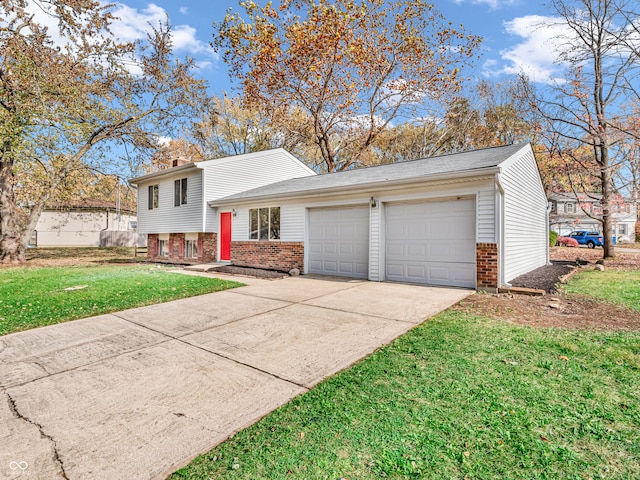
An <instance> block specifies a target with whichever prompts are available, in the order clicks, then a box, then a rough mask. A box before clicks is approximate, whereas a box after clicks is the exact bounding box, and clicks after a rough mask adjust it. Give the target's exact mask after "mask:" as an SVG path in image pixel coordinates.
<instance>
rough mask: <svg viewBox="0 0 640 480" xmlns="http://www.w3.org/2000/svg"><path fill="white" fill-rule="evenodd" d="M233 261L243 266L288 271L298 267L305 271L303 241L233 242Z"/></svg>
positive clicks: (234, 263)
mask: <svg viewBox="0 0 640 480" xmlns="http://www.w3.org/2000/svg"><path fill="white" fill-rule="evenodd" d="M231 263H232V264H233V265H237V266H241V267H253V268H265V269H268V270H279V271H282V272H288V271H289V270H291V269H292V268H297V269H298V270H300V272H303V268H304V244H303V243H302V242H269V241H254V242H231Z"/></svg>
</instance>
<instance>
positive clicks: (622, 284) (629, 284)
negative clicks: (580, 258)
mask: <svg viewBox="0 0 640 480" xmlns="http://www.w3.org/2000/svg"><path fill="white" fill-rule="evenodd" d="M564 291H565V292H566V293H579V294H582V295H589V296H592V297H596V298H601V299H603V300H607V301H609V302H613V303H618V304H622V305H626V306H628V307H630V308H633V309H635V310H638V311H640V270H605V271H604V272H598V271H593V270H591V271H583V272H578V273H577V274H576V275H574V276H573V277H572V278H571V281H570V282H569V283H568V284H567V285H566V286H565V288H564Z"/></svg>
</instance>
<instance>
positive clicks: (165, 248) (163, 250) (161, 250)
mask: <svg viewBox="0 0 640 480" xmlns="http://www.w3.org/2000/svg"><path fill="white" fill-rule="evenodd" d="M158 256H159V257H168V256H169V240H168V239H166V238H159V239H158Z"/></svg>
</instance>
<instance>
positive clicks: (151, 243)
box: [147, 233, 158, 260]
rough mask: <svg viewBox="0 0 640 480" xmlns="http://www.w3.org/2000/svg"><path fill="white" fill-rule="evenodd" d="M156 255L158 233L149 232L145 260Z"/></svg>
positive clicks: (151, 258)
mask: <svg viewBox="0 0 640 480" xmlns="http://www.w3.org/2000/svg"><path fill="white" fill-rule="evenodd" d="M157 257H158V234H157V233H150V234H148V235H147V260H153V259H155V258H157Z"/></svg>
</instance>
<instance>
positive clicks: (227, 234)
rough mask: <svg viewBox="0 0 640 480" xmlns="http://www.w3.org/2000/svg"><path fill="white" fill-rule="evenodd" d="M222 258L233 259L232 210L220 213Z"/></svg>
mask: <svg viewBox="0 0 640 480" xmlns="http://www.w3.org/2000/svg"><path fill="white" fill-rule="evenodd" d="M220 260H231V212H224V213H221V214H220Z"/></svg>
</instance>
